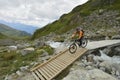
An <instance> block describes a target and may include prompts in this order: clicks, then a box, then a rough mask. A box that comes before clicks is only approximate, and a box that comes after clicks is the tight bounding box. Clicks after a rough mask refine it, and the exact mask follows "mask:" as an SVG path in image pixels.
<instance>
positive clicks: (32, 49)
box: [21, 47, 35, 56]
mask: <svg viewBox="0 0 120 80" xmlns="http://www.w3.org/2000/svg"><path fill="white" fill-rule="evenodd" d="M34 51H35V49H34V48H32V47H31V48H25V49H23V50H21V54H22V55H23V56H24V55H26V54H29V53H33V52H34Z"/></svg>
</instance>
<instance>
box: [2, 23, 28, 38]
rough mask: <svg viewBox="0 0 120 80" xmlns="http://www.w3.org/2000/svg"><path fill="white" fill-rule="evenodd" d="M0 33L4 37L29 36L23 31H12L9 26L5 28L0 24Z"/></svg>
mask: <svg viewBox="0 0 120 80" xmlns="http://www.w3.org/2000/svg"><path fill="white" fill-rule="evenodd" d="M0 33H2V34H3V35H6V36H8V37H25V36H30V34H28V33H27V32H24V31H19V30H16V29H13V28H11V27H9V26H6V25H4V24H0Z"/></svg>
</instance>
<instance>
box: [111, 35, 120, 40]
mask: <svg viewBox="0 0 120 80" xmlns="http://www.w3.org/2000/svg"><path fill="white" fill-rule="evenodd" d="M112 39H120V35H115V36H112Z"/></svg>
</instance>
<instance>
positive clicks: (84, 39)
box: [81, 38, 88, 48]
mask: <svg viewBox="0 0 120 80" xmlns="http://www.w3.org/2000/svg"><path fill="white" fill-rule="evenodd" d="M87 43H88V41H87V39H86V38H83V39H82V44H81V47H82V48H85V47H86V46H87Z"/></svg>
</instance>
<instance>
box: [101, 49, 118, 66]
mask: <svg viewBox="0 0 120 80" xmlns="http://www.w3.org/2000/svg"><path fill="white" fill-rule="evenodd" d="M99 51H100V53H101V56H100V58H101V59H102V60H105V61H110V62H112V63H118V64H120V56H113V57H110V56H108V55H106V54H105V53H103V51H102V50H99Z"/></svg>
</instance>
